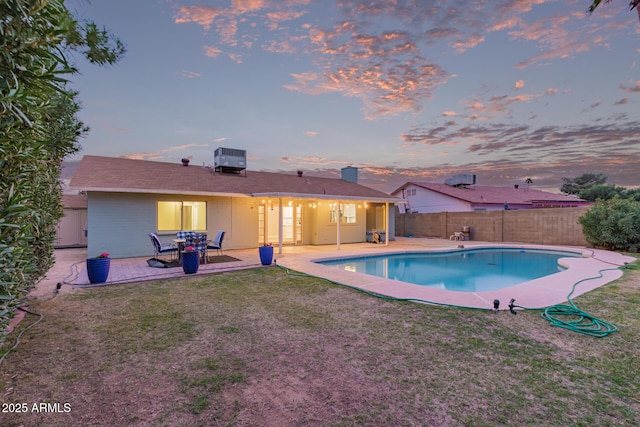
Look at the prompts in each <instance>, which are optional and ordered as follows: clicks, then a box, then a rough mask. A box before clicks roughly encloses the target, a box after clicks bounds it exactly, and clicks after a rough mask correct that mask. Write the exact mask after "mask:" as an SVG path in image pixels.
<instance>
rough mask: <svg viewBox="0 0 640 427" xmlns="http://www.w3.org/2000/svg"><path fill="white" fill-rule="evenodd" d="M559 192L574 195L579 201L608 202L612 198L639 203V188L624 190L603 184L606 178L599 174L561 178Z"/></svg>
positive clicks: (623, 188)
mask: <svg viewBox="0 0 640 427" xmlns="http://www.w3.org/2000/svg"><path fill="white" fill-rule="evenodd" d="M562 181H563V184H562V187H561V188H560V191H562V192H563V193H566V194H574V195H577V196H578V197H580V198H581V199H584V200H588V201H590V202H595V201H596V200H610V199H613V198H614V197H619V198H621V199H630V200H635V201H640V188H635V189H634V188H625V187H618V186H617V185H611V184H605V182H607V176H606V175H604V174H601V173H598V174H595V173H585V174H583V175H580V176H579V177H576V178H562Z"/></svg>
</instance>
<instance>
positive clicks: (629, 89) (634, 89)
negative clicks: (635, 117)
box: [620, 80, 640, 93]
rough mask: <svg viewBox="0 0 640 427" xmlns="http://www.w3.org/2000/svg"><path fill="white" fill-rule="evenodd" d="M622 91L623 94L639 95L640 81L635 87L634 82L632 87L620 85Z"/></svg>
mask: <svg viewBox="0 0 640 427" xmlns="http://www.w3.org/2000/svg"><path fill="white" fill-rule="evenodd" d="M620 90H621V91H623V92H629V93H638V92H640V80H638V81H637V82H636V83H635V85H634V84H633V82H632V83H631V86H624V85H620Z"/></svg>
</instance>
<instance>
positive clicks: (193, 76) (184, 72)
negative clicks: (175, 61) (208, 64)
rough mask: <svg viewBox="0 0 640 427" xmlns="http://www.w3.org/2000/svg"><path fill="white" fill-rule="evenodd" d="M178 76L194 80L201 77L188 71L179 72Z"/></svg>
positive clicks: (199, 74)
mask: <svg viewBox="0 0 640 427" xmlns="http://www.w3.org/2000/svg"><path fill="white" fill-rule="evenodd" d="M180 75H181V76H182V77H186V78H188V79H193V78H196V77H202V74H201V73H197V72H195V71H188V70H182V71H180Z"/></svg>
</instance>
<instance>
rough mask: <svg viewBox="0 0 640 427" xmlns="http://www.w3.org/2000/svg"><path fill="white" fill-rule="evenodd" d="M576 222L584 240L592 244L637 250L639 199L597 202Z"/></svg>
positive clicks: (639, 219) (639, 244) (639, 222)
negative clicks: (580, 228)
mask: <svg viewBox="0 0 640 427" xmlns="http://www.w3.org/2000/svg"><path fill="white" fill-rule="evenodd" d="M579 221H580V224H581V225H582V233H583V234H584V237H585V239H587V241H588V242H589V243H591V244H592V245H593V246H596V247H602V248H606V249H614V250H622V251H630V252H638V251H639V250H640V202H637V201H635V200H631V199H621V198H619V197H614V198H613V199H610V200H605V201H598V202H596V203H595V204H594V205H593V206H592V207H591V208H590V209H589V210H588V211H587V212H586V213H585V214H584V215H583V216H581V217H580V218H579Z"/></svg>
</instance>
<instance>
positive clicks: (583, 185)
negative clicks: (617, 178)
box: [560, 173, 607, 194]
mask: <svg viewBox="0 0 640 427" xmlns="http://www.w3.org/2000/svg"><path fill="white" fill-rule="evenodd" d="M562 182H563V184H562V187H560V191H562V192H563V193H565V194H579V193H580V192H581V191H582V190H584V189H587V188H589V187H592V186H594V185H604V183H605V182H607V176H606V175H604V174H601V173H598V174H595V173H585V174H583V175H580V176H579V177H576V178H573V179H571V178H562Z"/></svg>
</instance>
